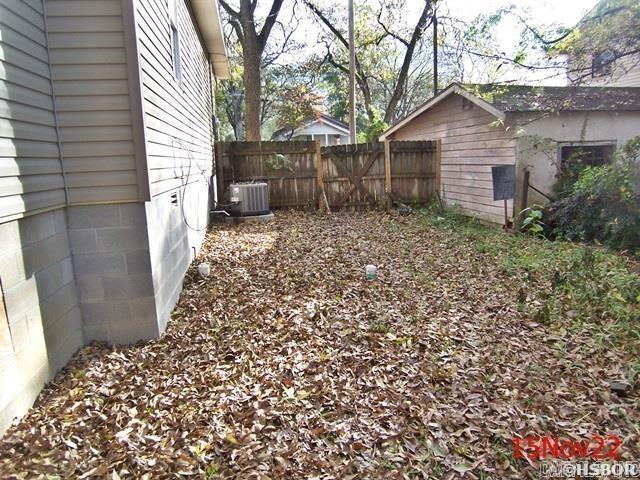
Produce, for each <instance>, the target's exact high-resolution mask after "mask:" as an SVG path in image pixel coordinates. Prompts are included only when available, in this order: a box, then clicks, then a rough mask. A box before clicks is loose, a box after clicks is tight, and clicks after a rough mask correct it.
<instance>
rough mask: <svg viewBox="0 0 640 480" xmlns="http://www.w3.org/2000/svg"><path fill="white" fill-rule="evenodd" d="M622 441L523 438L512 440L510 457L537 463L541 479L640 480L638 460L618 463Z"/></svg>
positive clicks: (604, 437) (610, 438)
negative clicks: (616, 479)
mask: <svg viewBox="0 0 640 480" xmlns="http://www.w3.org/2000/svg"><path fill="white" fill-rule="evenodd" d="M622 443H623V442H622V439H621V438H620V437H619V436H618V435H615V434H607V435H592V436H591V437H589V438H579V439H576V438H560V437H557V436H553V435H527V436H525V437H523V438H520V437H515V438H514V439H513V450H514V457H515V458H519V459H526V460H529V461H539V462H540V476H541V477H542V478H575V477H581V478H602V477H607V478H640V461H621V455H622Z"/></svg>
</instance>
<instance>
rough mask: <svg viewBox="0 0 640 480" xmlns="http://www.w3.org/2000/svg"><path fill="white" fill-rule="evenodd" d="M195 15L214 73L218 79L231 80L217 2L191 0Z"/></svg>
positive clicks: (213, 0) (215, 0)
mask: <svg viewBox="0 0 640 480" xmlns="http://www.w3.org/2000/svg"><path fill="white" fill-rule="evenodd" d="M191 7H192V8H193V14H194V16H195V18H196V22H197V23H198V28H199V29H200V33H202V39H203V41H204V44H205V46H206V47H207V51H208V52H209V59H210V60H211V64H212V66H213V73H214V74H215V76H216V77H218V78H229V77H230V76H231V72H230V69H229V58H228V56H227V51H226V48H225V44H224V36H223V35H222V24H221V23H220V12H219V11H218V1H217V0H191Z"/></svg>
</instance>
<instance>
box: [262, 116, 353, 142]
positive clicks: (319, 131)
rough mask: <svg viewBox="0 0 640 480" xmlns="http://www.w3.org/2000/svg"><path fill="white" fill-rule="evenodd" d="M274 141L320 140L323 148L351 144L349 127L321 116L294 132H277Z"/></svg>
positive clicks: (289, 130) (305, 123) (328, 117)
mask: <svg viewBox="0 0 640 480" xmlns="http://www.w3.org/2000/svg"><path fill="white" fill-rule="evenodd" d="M272 140H319V141H320V144H321V145H323V146H324V145H343V144H345V143H349V125H346V124H344V123H342V122H340V121H338V120H336V119H335V118H331V117H330V116H328V115H325V114H321V115H319V116H318V117H317V118H313V119H310V120H307V121H306V122H304V123H303V124H302V125H300V126H299V127H298V128H295V129H294V130H293V131H291V129H280V130H277V131H276V132H274V134H273V136H272Z"/></svg>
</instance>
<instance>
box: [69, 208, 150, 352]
mask: <svg viewBox="0 0 640 480" xmlns="http://www.w3.org/2000/svg"><path fill="white" fill-rule="evenodd" d="M67 215H68V218H69V238H70V243H71V252H72V254H73V263H74V267H75V277H76V281H77V285H78V300H79V302H80V308H81V311H82V318H83V323H84V332H85V337H86V340H87V341H92V340H99V341H106V342H109V343H112V344H127V343H135V342H136V341H138V340H149V339H152V338H157V337H158V336H159V335H160V333H161V330H160V327H159V326H158V317H157V314H156V310H155V299H154V286H153V279H152V276H151V261H150V256H149V237H148V232H147V221H146V214H145V205H144V203H139V202H136V203H126V204H124V203H123V204H109V205H83V206H71V207H69V208H68V211H67Z"/></svg>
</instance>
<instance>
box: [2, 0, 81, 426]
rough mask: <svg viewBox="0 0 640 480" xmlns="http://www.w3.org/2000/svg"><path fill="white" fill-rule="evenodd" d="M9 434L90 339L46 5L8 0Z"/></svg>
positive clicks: (5, 270)
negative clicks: (77, 274) (68, 209)
mask: <svg viewBox="0 0 640 480" xmlns="http://www.w3.org/2000/svg"><path fill="white" fill-rule="evenodd" d="M0 28H1V29H2V35H0V60H1V64H0V246H1V249H0V433H1V432H3V431H4V430H5V429H6V428H7V427H8V426H9V424H10V422H11V420H12V419H13V418H14V417H16V416H20V415H22V414H23V413H24V412H25V411H26V410H27V408H29V406H30V405H31V404H32V402H33V401H34V399H35V398H36V396H37V395H38V393H39V392H40V390H41V388H42V386H43V385H44V384H45V382H47V381H48V380H49V379H50V378H51V377H52V376H53V375H54V374H55V373H56V372H57V371H58V370H59V369H60V368H61V367H62V366H64V365H65V364H66V362H67V360H68V359H69V358H70V357H71V355H72V354H73V353H74V352H75V351H76V350H77V349H78V348H79V347H80V346H82V345H83V344H84V333H83V330H82V318H81V312H80V306H79V302H78V298H77V288H76V282H75V278H74V272H73V262H72V256H71V249H70V245H69V238H68V234H67V221H66V215H65V208H64V206H65V204H66V196H65V188H64V177H63V174H62V166H61V163H60V154H59V147H58V137H57V131H56V117H55V112H54V101H53V89H52V85H51V75H50V67H49V55H48V50H47V35H46V27H45V16H44V10H43V4H42V2H39V1H34V2H19V1H11V2H0Z"/></svg>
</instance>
